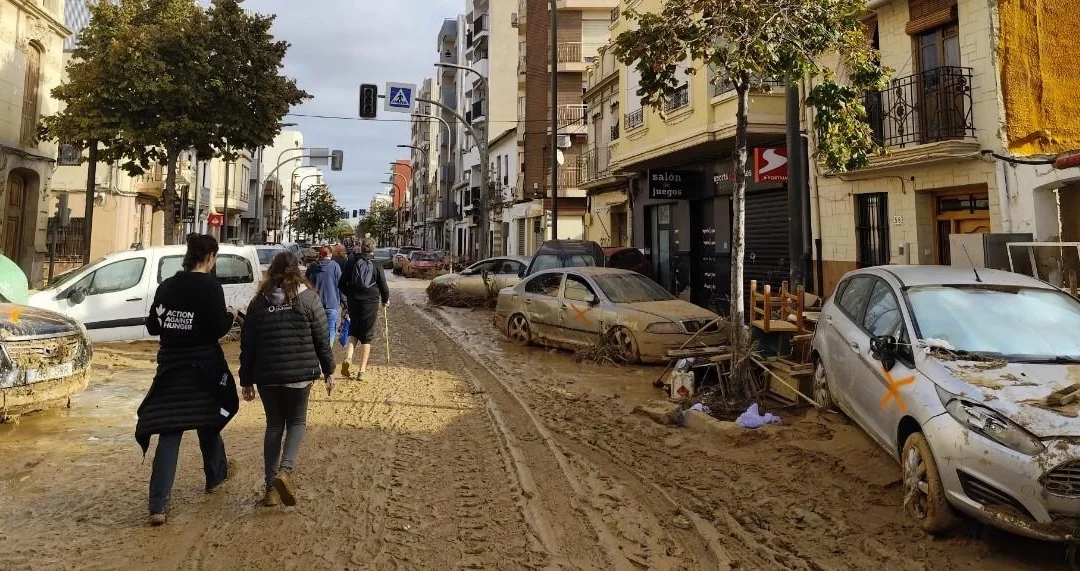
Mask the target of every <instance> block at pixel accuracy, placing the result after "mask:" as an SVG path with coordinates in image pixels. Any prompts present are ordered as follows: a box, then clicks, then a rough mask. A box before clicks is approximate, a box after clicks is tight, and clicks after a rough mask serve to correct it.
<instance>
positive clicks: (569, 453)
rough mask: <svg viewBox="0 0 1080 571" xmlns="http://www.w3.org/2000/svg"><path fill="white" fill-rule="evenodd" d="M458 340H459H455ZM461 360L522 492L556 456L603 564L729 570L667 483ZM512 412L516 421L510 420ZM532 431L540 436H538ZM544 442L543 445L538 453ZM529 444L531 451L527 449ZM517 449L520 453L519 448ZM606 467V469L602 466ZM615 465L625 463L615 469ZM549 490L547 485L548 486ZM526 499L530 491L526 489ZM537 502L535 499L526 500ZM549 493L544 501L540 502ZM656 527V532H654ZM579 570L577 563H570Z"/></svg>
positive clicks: (538, 520) (428, 315) (712, 534)
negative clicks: (548, 420)
mask: <svg viewBox="0 0 1080 571" xmlns="http://www.w3.org/2000/svg"><path fill="white" fill-rule="evenodd" d="M410 309H411V310H412V311H414V312H415V313H416V314H417V315H419V316H421V317H423V318H425V319H426V320H427V321H428V322H429V323H430V324H431V325H432V326H434V327H435V328H437V329H438V330H439V331H440V332H442V333H443V334H445V335H446V338H447V340H449V341H451V342H453V338H454V336H453V333H452V332H451V331H450V330H449V327H448V324H447V323H446V322H445V321H444V320H443V318H442V316H440V315H439V314H438V313H436V312H428V311H424V310H423V309H421V308H416V307H410ZM455 345H456V343H455ZM461 349H462V354H463V355H465V356H464V357H463V358H462V362H463V364H464V365H465V366H466V367H467V369H468V371H469V373H470V376H471V377H472V378H473V379H474V382H475V383H476V384H477V385H478V388H480V389H481V390H485V391H486V393H487V394H486V395H485V396H486V398H485V400H486V402H487V403H488V410H489V412H490V413H491V415H492V417H493V419H494V420H495V423H496V425H497V426H499V428H500V432H501V433H502V437H503V440H504V442H505V446H506V447H507V448H508V454H509V455H511V456H512V457H514V460H515V465H516V469H517V472H518V475H519V480H520V481H522V486H523V489H528V486H530V484H531V483H532V482H534V481H535V480H534V479H533V478H532V477H531V474H530V471H531V470H530V466H535V465H536V464H537V463H538V462H546V463H551V462H552V461H554V463H555V464H556V466H557V468H558V472H559V476H561V478H560V479H561V480H562V481H563V483H564V484H565V485H566V486H567V487H569V489H570V490H569V492H570V493H569V495H570V498H569V499H570V504H569V505H571V506H573V507H574V508H575V509H576V510H577V511H578V512H580V513H582V514H583V515H584V517H585V518H586V520H587V523H588V525H589V527H590V528H591V531H592V532H593V533H594V534H595V540H596V541H597V542H598V544H599V545H600V546H601V548H602V549H603V554H604V556H605V559H606V560H605V562H604V564H603V565H601V567H604V568H614V569H655V568H673V567H675V568H677V567H692V568H702V569H730V568H732V567H733V562H732V559H731V557H730V556H729V554H728V552H727V550H726V549H725V548H724V546H723V545H722V544H721V534H720V533H719V532H718V531H717V530H716V528H714V527H713V526H712V525H711V524H709V523H708V522H707V521H705V520H704V519H702V518H701V517H700V516H698V515H697V514H695V513H694V512H692V511H689V510H685V509H683V508H682V506H680V505H679V504H678V502H676V501H675V499H674V498H672V497H671V495H670V494H667V493H666V492H665V491H664V490H663V489H662V488H660V487H659V486H657V485H656V484H655V483H653V482H652V481H650V480H649V479H648V478H647V477H645V476H644V475H642V474H641V473H640V472H637V471H636V470H633V469H629V467H627V466H625V465H622V464H621V463H620V462H618V461H617V460H616V459H615V458H613V457H610V456H608V455H606V454H603V453H601V452H600V451H599V450H598V449H597V448H595V447H585V446H581V445H580V444H578V443H576V442H574V441H573V440H570V439H567V438H565V437H562V436H560V435H556V434H553V432H552V431H551V430H550V429H549V428H548V427H547V425H546V424H545V423H544V422H543V421H542V420H541V419H540V418H539V417H538V416H537V414H536V412H535V411H534V410H533V409H532V408H531V407H530V406H529V405H528V404H527V403H526V401H525V400H524V399H523V398H522V397H521V396H520V395H519V394H518V392H517V391H516V390H515V389H514V388H513V387H512V386H511V383H509V382H506V381H504V380H503V377H504V375H500V374H499V373H497V372H496V371H493V370H492V369H491V368H490V367H489V366H488V364H486V363H484V362H482V361H480V360H479V359H478V358H476V357H473V356H471V355H468V354H467V353H466V352H465V349H464V348H461ZM506 417H512V419H513V420H512V422H513V424H514V426H510V424H511V423H508V422H506V421H505V420H504V419H505V418H506ZM534 432H535V434H533V433H534ZM537 443H539V444H541V445H542V447H543V448H544V449H546V450H536V448H537V446H536V444H537ZM530 448H531V449H530ZM515 449H516V450H515ZM601 466H606V467H607V468H601ZM612 466H615V467H618V468H620V469H619V470H611V469H610V468H611V467H612ZM547 484H548V485H547V486H541V488H540V489H538V490H537V493H539V494H541V496H543V495H544V494H545V493H548V494H551V493H552V492H554V493H555V494H557V495H567V494H566V492H565V491H562V490H558V489H557V488H556V489H554V490H552V489H551V485H550V484H551V482H547ZM544 488H547V489H544ZM527 497H528V494H527ZM529 499H530V500H535V499H536V497H535V496H533V497H531V498H529ZM543 499H545V498H543V497H542V498H541V500H543ZM539 503H541V504H543V507H538V506H536V505H535V504H536V502H531V503H527V504H526V506H525V508H524V509H525V511H526V514H527V517H528V519H529V521H530V524H531V525H533V527H534V531H536V533H537V534H538V535H541V536H542V535H543V534H544V531H543V530H544V529H545V528H546V527H547V526H550V523H549V522H548V521H547V518H548V516H549V514H551V513H552V512H549V511H540V510H541V509H543V508H546V507H548V503H547V502H543V501H542V502H539ZM657 530H659V533H658V532H657ZM545 547H547V549H548V551H549V552H550V551H552V550H558V551H556V553H558V554H560V555H561V554H562V553H561V552H562V550H563V549H564V546H563V545H561V544H557V545H548V544H545ZM556 557H557V558H558V557H559V556H558V555H556ZM571 565H572V566H575V567H580V566H582V563H581V562H580V561H572V562H571Z"/></svg>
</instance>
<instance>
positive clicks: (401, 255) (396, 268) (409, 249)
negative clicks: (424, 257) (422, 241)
mask: <svg viewBox="0 0 1080 571" xmlns="http://www.w3.org/2000/svg"><path fill="white" fill-rule="evenodd" d="M422 249H423V248H420V247H418V246H402V247H400V248H398V251H397V253H396V254H394V257H393V260H394V262H393V265H392V266H391V268H392V269H393V272H394V273H395V274H400V273H401V271H402V269H403V268H404V267H405V262H406V261H407V260H408V259H409V254H411V253H413V252H418V251H420V250H422Z"/></svg>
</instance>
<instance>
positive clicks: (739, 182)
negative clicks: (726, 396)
mask: <svg viewBox="0 0 1080 571" xmlns="http://www.w3.org/2000/svg"><path fill="white" fill-rule="evenodd" d="M735 92H736V93H737V95H738V100H739V105H738V110H737V111H736V113H735V191H734V194H733V195H732V197H731V208H732V213H731V218H732V222H731V309H730V317H731V347H732V354H734V355H738V354H739V351H740V349H741V348H740V345H741V344H742V340H743V335H742V331H743V326H744V311H743V308H744V299H743V258H744V256H745V255H746V175H747V172H748V170H747V169H748V162H749V161H748V156H747V150H746V131H747V128H748V122H749V121H748V119H747V107H748V104H749V102H750V77H749V75H748V74H743V75H742V76H741V77H739V78H738V81H736V83H735Z"/></svg>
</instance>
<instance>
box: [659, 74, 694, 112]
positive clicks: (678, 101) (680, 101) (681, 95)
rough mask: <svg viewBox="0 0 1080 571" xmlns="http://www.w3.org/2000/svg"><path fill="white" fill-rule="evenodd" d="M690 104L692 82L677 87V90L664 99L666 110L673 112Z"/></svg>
mask: <svg viewBox="0 0 1080 571" xmlns="http://www.w3.org/2000/svg"><path fill="white" fill-rule="evenodd" d="M689 106H690V83H689V82H687V83H684V84H682V85H680V86H679V87H677V88H675V92H674V93H672V94H671V96H669V97H667V98H666V99H665V100H664V112H665V113H672V112H674V111H678V110H680V109H683V108H686V107H689Z"/></svg>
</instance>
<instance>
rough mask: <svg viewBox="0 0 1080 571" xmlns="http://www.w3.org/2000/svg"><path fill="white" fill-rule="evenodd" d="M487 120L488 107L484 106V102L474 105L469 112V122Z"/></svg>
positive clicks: (477, 102)
mask: <svg viewBox="0 0 1080 571" xmlns="http://www.w3.org/2000/svg"><path fill="white" fill-rule="evenodd" d="M486 118H487V105H484V102H483V101H476V102H474V103H473V104H472V107H471V109H470V111H469V120H471V121H483V120H484V119H486Z"/></svg>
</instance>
